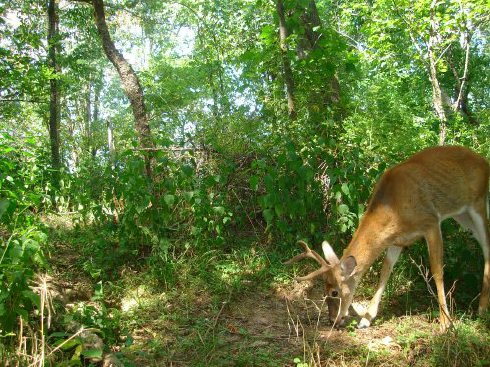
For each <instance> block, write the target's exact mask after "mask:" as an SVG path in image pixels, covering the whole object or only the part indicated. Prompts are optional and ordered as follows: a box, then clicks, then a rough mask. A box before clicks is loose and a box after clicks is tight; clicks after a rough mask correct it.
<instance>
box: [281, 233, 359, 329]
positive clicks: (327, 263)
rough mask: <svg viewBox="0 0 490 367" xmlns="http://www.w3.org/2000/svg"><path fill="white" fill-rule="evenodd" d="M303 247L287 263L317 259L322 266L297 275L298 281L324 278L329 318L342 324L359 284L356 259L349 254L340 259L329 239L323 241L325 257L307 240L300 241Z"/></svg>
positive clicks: (337, 323) (336, 323)
mask: <svg viewBox="0 0 490 367" xmlns="http://www.w3.org/2000/svg"><path fill="white" fill-rule="evenodd" d="M298 244H299V245H300V246H301V247H303V249H304V252H303V253H301V254H299V255H296V256H295V257H293V258H292V259H290V260H288V261H286V262H285V264H288V265H289V264H293V263H295V262H298V261H300V260H302V259H305V258H311V259H313V260H315V261H316V262H317V263H318V264H319V265H320V268H319V269H317V270H315V271H313V272H311V273H309V274H307V275H305V276H302V277H297V278H296V280H297V281H304V280H311V279H315V278H322V279H323V280H324V281H325V296H326V297H327V299H326V302H327V306H328V313H329V319H330V321H331V322H332V323H334V324H335V325H342V323H343V319H344V317H345V316H347V313H348V310H349V307H350V305H351V303H352V298H353V295H354V289H355V287H356V285H357V281H356V277H354V274H355V273H356V265H357V263H356V259H355V258H354V257H353V256H348V257H346V258H345V259H341V260H339V258H338V257H337V255H336V254H335V252H334V251H333V249H332V246H330V244H329V243H328V242H327V241H323V243H322V249H323V254H324V256H325V258H323V257H322V256H321V255H320V254H318V253H317V252H316V251H314V250H312V249H310V248H309V247H308V245H307V244H306V242H304V241H298Z"/></svg>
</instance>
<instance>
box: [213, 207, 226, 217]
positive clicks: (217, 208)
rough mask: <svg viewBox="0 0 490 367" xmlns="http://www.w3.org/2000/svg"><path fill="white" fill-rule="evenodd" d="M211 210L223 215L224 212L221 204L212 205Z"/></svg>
mask: <svg viewBox="0 0 490 367" xmlns="http://www.w3.org/2000/svg"><path fill="white" fill-rule="evenodd" d="M213 211H214V212H215V213H216V214H219V215H224V214H225V212H226V211H225V208H224V207H222V206H215V207H213Z"/></svg>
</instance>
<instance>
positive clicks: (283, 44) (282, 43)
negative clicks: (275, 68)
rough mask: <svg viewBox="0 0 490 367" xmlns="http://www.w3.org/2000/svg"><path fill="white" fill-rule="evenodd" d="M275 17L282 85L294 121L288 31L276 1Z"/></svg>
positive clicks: (280, 3) (294, 110) (292, 81)
mask: <svg viewBox="0 0 490 367" xmlns="http://www.w3.org/2000/svg"><path fill="white" fill-rule="evenodd" d="M276 11H277V16H278V17H279V47H280V48H281V55H282V68H283V75H284V83H285V85H286V95H287V100H288V114H289V117H290V118H291V119H293V120H294V119H295V118H296V115H297V112H296V102H295V98H294V79H293V71H292V68H291V61H290V60H289V56H288V45H287V38H288V35H289V34H288V29H287V26H286V17H285V16H284V3H283V1H282V0H277V2H276Z"/></svg>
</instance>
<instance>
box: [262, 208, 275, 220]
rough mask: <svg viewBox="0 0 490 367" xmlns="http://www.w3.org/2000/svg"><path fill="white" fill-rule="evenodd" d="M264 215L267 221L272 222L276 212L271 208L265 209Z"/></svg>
mask: <svg viewBox="0 0 490 367" xmlns="http://www.w3.org/2000/svg"><path fill="white" fill-rule="evenodd" d="M262 215H263V216H264V219H265V221H266V222H267V223H270V222H272V219H274V212H273V211H272V210H271V209H265V210H263V211H262Z"/></svg>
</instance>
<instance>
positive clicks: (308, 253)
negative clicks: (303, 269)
mask: <svg viewBox="0 0 490 367" xmlns="http://www.w3.org/2000/svg"><path fill="white" fill-rule="evenodd" d="M298 244H299V245H300V246H301V247H303V249H304V250H305V252H303V253H301V254H299V255H296V256H295V257H293V258H292V259H290V260H288V261H286V262H285V263H284V264H287V265H290V264H294V263H295V262H298V261H300V260H303V259H304V258H307V257H309V258H310V259H313V260H315V261H316V262H317V263H319V264H320V269H317V270H315V271H313V272H311V273H310V274H308V275H305V276H303V277H297V278H296V280H298V281H303V280H310V279H314V278H316V277H318V276H320V275H322V274H324V273H326V272H327V271H329V270H330V268H331V266H330V265H329V264H328V263H327V261H326V260H325V259H324V258H323V257H321V255H319V254H318V253H317V252H316V251H314V250H312V249H310V248H309V247H308V245H307V244H306V242H305V241H298Z"/></svg>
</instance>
